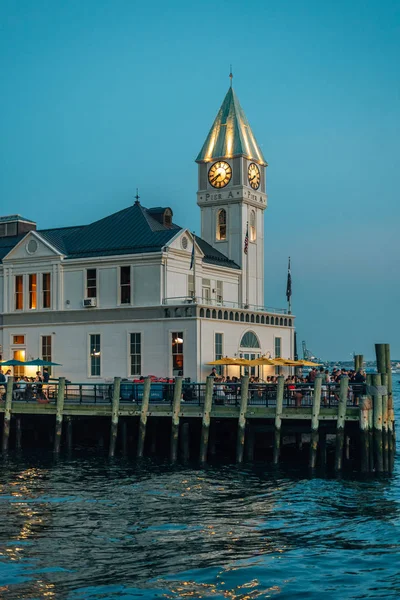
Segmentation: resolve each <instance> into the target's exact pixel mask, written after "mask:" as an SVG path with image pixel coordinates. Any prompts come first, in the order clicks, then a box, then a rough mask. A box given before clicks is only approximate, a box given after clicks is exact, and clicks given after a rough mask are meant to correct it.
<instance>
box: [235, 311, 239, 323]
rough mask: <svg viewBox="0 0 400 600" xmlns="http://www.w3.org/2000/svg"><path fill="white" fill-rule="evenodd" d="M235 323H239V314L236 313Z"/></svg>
mask: <svg viewBox="0 0 400 600" xmlns="http://www.w3.org/2000/svg"><path fill="white" fill-rule="evenodd" d="M235 321H239V313H235Z"/></svg>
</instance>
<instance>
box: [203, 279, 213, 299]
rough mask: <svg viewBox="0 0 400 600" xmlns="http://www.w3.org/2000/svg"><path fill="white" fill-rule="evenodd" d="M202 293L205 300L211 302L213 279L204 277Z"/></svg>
mask: <svg viewBox="0 0 400 600" xmlns="http://www.w3.org/2000/svg"><path fill="white" fill-rule="evenodd" d="M201 295H202V298H203V302H204V303H205V304H209V303H210V300H211V281H210V280H209V279H202V283H201Z"/></svg>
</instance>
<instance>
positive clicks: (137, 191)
mask: <svg viewBox="0 0 400 600" xmlns="http://www.w3.org/2000/svg"><path fill="white" fill-rule="evenodd" d="M135 198H136V203H137V204H138V203H139V198H140V196H139V189H138V188H136V196H135Z"/></svg>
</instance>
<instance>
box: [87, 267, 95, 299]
mask: <svg viewBox="0 0 400 600" xmlns="http://www.w3.org/2000/svg"><path fill="white" fill-rule="evenodd" d="M86 296H87V298H96V297H97V270H96V269H88V270H87V271H86Z"/></svg>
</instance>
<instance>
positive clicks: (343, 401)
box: [335, 377, 349, 471]
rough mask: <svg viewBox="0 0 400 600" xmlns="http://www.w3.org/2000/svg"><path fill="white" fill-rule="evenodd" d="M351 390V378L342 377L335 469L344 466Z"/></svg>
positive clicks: (339, 469)
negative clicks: (345, 434) (345, 433)
mask: <svg viewBox="0 0 400 600" xmlns="http://www.w3.org/2000/svg"><path fill="white" fill-rule="evenodd" d="M348 391H349V378H348V377H341V378H340V390H339V404H338V416H337V424H336V453H335V470H336V471H341V470H342V466H343V447H344V426H345V420H346V408H347V394H348Z"/></svg>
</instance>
